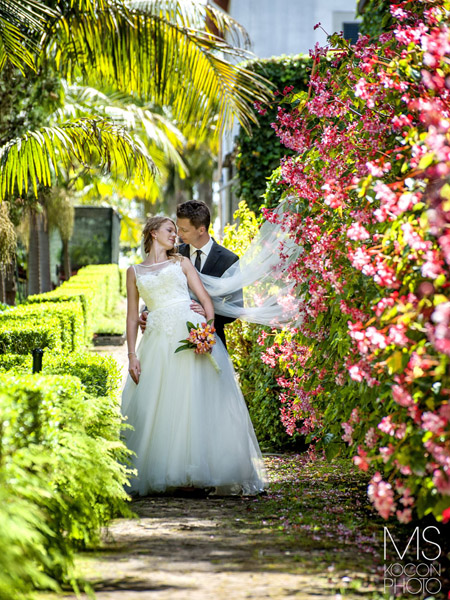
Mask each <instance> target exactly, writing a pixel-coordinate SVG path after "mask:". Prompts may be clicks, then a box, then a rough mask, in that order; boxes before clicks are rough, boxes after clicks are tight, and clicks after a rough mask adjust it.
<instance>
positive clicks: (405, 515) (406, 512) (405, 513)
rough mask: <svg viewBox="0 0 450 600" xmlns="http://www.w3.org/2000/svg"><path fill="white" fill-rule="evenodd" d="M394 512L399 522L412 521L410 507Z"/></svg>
mask: <svg viewBox="0 0 450 600" xmlns="http://www.w3.org/2000/svg"><path fill="white" fill-rule="evenodd" d="M395 514H396V515H397V519H398V520H399V521H400V523H410V522H411V521H412V510H411V509H410V508H405V509H403V510H398V511H397V512H396V513H395Z"/></svg>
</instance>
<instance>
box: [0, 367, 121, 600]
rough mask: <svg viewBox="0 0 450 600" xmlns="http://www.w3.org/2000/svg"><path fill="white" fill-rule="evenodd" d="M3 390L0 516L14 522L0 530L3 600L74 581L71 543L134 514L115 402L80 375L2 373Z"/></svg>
mask: <svg viewBox="0 0 450 600" xmlns="http://www.w3.org/2000/svg"><path fill="white" fill-rule="evenodd" d="M0 390H1V391H0V423H2V428H1V430H0V482H1V486H0V489H1V498H2V502H1V503H0V520H1V522H2V523H5V522H7V523H8V524H11V523H15V524H16V526H17V530H16V531H14V529H13V528H11V527H8V526H7V527H3V526H2V528H0V591H1V593H2V594H3V595H2V596H0V598H2V599H3V598H8V599H10V600H13V599H16V598H17V599H19V598H23V597H24V593H26V591H27V590H28V589H31V588H32V587H42V586H45V587H48V585H50V584H53V586H55V583H54V582H56V581H60V582H62V581H69V580H70V578H71V574H70V566H71V559H72V552H73V550H74V548H78V547H92V546H93V545H95V544H96V543H98V539H99V532H100V527H101V526H102V525H104V524H105V523H107V521H108V520H109V519H110V518H111V517H112V516H116V515H120V514H127V515H128V514H129V510H128V508H127V505H126V502H125V501H126V499H127V496H126V494H125V492H124V490H123V485H124V483H125V482H126V479H127V468H126V467H125V466H124V463H125V462H126V460H127V456H128V451H127V450H126V448H125V446H124V445H123V444H122V442H120V439H119V436H120V429H121V418H120V414H119V411H118V407H117V405H116V403H115V401H113V400H112V399H111V397H107V398H108V400H109V401H106V402H105V398H104V397H101V398H95V397H93V396H89V395H88V394H87V393H86V391H85V390H84V389H83V387H82V385H81V382H80V381H79V380H78V379H77V378H75V377H70V376H67V375H65V376H64V377H61V376H37V375H35V376H33V375H29V376H23V375H20V376H17V375H16V376H14V375H11V374H4V375H0ZM105 407H106V408H105ZM22 538H23V543H22V544H20V545H19V546H18V543H19V540H20V539H22ZM18 548H19V549H20V550H18ZM19 551H20V560H16V559H17V557H18V552H19ZM39 573H41V577H38V575H37V574H39ZM46 576H48V577H51V578H52V580H53V582H52V581H50V580H48V579H47V577H46ZM19 580H20V582H21V583H20V585H17V586H16V582H17V581H19Z"/></svg>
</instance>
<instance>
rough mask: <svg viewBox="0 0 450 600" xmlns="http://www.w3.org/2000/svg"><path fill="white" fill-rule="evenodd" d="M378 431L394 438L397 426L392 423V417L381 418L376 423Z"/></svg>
mask: <svg viewBox="0 0 450 600" xmlns="http://www.w3.org/2000/svg"><path fill="white" fill-rule="evenodd" d="M378 429H379V430H380V431H382V432H383V433H387V434H388V435H391V436H394V435H395V431H396V429H397V424H396V423H393V422H392V416H391V415H388V416H387V417H383V418H382V419H381V421H380V422H379V423H378Z"/></svg>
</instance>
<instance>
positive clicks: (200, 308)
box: [191, 300, 206, 317]
mask: <svg viewBox="0 0 450 600" xmlns="http://www.w3.org/2000/svg"><path fill="white" fill-rule="evenodd" d="M191 310H193V311H194V312H195V313H197V314H199V315H202V317H206V312H205V309H204V308H203V306H202V305H201V304H199V303H198V302H196V301H195V300H192V302H191Z"/></svg>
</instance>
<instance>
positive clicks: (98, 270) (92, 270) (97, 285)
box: [27, 265, 121, 343]
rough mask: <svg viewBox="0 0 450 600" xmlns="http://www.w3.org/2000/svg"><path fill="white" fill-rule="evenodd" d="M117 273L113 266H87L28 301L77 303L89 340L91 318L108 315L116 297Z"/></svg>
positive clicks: (30, 302) (118, 290) (118, 281)
mask: <svg viewBox="0 0 450 600" xmlns="http://www.w3.org/2000/svg"><path fill="white" fill-rule="evenodd" d="M120 285H121V283H120V274H119V267H118V266H117V265H89V266H88V267H83V268H82V269H80V270H79V271H78V273H77V274H76V275H74V276H73V277H71V278H70V279H68V280H67V281H65V282H64V283H63V284H62V285H61V286H60V287H58V288H56V289H55V290H53V291H51V292H47V293H45V294H38V295H35V296H29V297H28V298H27V303H28V304H35V303H42V302H67V301H71V302H79V303H80V304H81V305H82V307H83V314H84V320H85V339H86V342H87V343H90V342H91V340H92V334H93V323H94V322H95V319H97V318H100V317H102V316H104V315H109V314H111V313H112V311H113V310H114V309H115V306H116V304H117V302H118V301H119V299H120Z"/></svg>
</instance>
